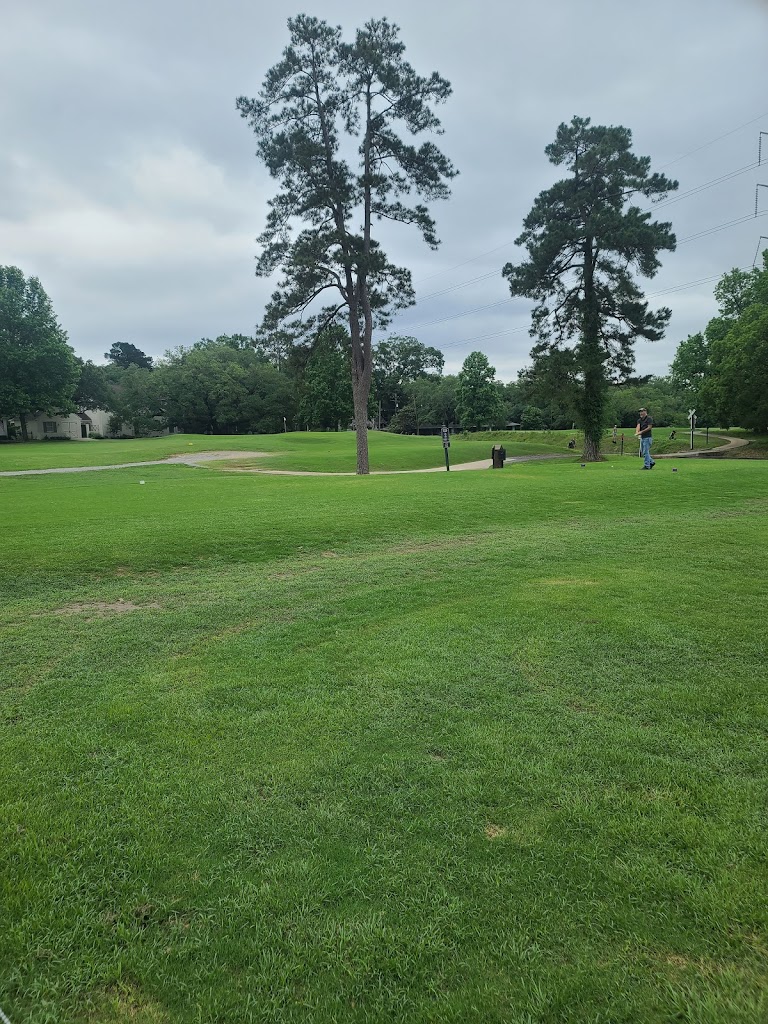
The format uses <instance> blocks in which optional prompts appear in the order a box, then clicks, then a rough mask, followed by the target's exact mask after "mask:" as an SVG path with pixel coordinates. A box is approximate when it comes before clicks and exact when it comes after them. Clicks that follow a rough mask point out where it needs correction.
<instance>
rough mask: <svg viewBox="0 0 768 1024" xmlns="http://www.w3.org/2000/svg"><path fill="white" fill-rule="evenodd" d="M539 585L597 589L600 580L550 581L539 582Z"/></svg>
mask: <svg viewBox="0 0 768 1024" xmlns="http://www.w3.org/2000/svg"><path fill="white" fill-rule="evenodd" d="M538 582H539V583H543V584H544V586H547V587H596V586H597V585H598V584H599V582H600V581H599V580H582V579H557V578H555V579H549V580H539V581H538Z"/></svg>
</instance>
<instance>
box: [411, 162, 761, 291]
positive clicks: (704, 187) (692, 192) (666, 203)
mask: <svg viewBox="0 0 768 1024" xmlns="http://www.w3.org/2000/svg"><path fill="white" fill-rule="evenodd" d="M758 166H759V164H758V162H757V161H753V162H752V163H751V164H745V165H744V167H738V168H736V170H734V171H728V172H727V173H726V174H722V175H720V176H719V177H718V178H713V179H712V180H711V181H706V182H703V183H702V184H701V185H697V186H696V187H695V188H692V189H689V190H688V191H687V192H682V193H681V194H680V195H676V196H671V197H670V198H669V199H663V200H662V201H661V202H660V203H657V204H655V205H653V206H650V207H646V208H645V209H644V210H643V212H644V213H651V212H655V211H656V210H659V209H661V208H662V207H664V206H670V205H671V204H672V203H679V202H680V200H681V199H688V198H689V197H690V196H695V195H698V194H699V193H700V192H704V191H706V190H707V189H709V188H714V186H715V185H720V184H722V183H723V182H726V181H730V180H731V179H732V178H736V177H738V176H739V175H740V174H745V173H746V172H747V171H751V170H754V169H755V168H756V167H758ZM758 216H762V214H758ZM745 219H746V220H750V219H752V218H749V217H747V218H745ZM738 223H741V221H738V220H735V221H729V222H728V223H727V224H724V225H721V226H720V227H717V228H711V229H707V230H706V231H705V232H702V233H700V234H698V235H691V236H690V237H689V238H682V239H680V240H679V241H678V243H677V244H678V245H682V244H684V243H685V242H690V241H692V240H693V239H694V238H700V237H704V235H705V234H709V233H711V232H714V231H719V230H722V228H725V227H730V226H731V225H733V224H738ZM513 244H514V243H513V242H507V243H506V244H505V245H499V246H497V247H496V248H495V249H491V250H489V252H487V253H481V255H480V256H476V257H474V259H475V260H479V259H481V258H482V257H483V256H488V255H490V253H494V252H498V250H499V249H504V248H507V247H508V246H510V245H513ZM471 262H473V261H472V260H467V261H466V263H471ZM459 265H460V266H464V265H465V264H459ZM451 269H456V268H455V267H454V268H451ZM447 272H448V271H441V272H440V273H447ZM498 273H499V271H498V270H492V271H490V272H489V273H487V274H480V275H479V276H478V277H473V278H470V279H469V280H468V281H462V282H460V283H459V284H455V285H449V286H448V287H447V288H442V289H440V290H438V291H436V292H429V294H428V295H423V296H421V298H419V299H418V302H426V301H427V300H428V299H434V298H437V297H439V296H441V295H447V294H448V293H449V292H452V291H458V290H459V289H460V288H466V287H468V286H469V285H471V284H479V283H480V282H482V281H487V280H489V278H492V277H496V276H497V275H498ZM433 276H435V277H437V276H438V275H437V274H435V275H433Z"/></svg>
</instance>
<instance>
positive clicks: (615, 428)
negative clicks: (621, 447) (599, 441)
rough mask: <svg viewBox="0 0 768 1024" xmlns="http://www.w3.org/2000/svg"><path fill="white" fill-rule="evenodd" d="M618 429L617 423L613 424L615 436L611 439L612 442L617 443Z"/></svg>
mask: <svg viewBox="0 0 768 1024" xmlns="http://www.w3.org/2000/svg"><path fill="white" fill-rule="evenodd" d="M616 430H617V427H616V424H615V423H614V424H613V437H612V439H611V443H612V444H616Z"/></svg>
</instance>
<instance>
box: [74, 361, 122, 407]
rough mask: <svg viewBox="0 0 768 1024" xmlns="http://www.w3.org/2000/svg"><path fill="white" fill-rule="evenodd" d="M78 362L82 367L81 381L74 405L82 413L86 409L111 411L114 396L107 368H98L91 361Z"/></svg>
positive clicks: (75, 394) (78, 383)
mask: <svg viewBox="0 0 768 1024" xmlns="http://www.w3.org/2000/svg"><path fill="white" fill-rule="evenodd" d="M76 358H77V357H76ZM77 362H78V365H79V367H80V379H79V381H78V382H77V388H76V390H75V393H74V395H73V396H72V402H73V403H74V405H75V406H77V408H78V409H79V410H80V412H84V411H85V410H86V409H111V408H112V402H113V394H112V389H111V388H110V384H109V379H108V377H107V374H106V372H105V368H104V367H103V366H97V365H96V363H94V362H92V361H91V360H90V359H88V360H86V361H83V360H82V359H77Z"/></svg>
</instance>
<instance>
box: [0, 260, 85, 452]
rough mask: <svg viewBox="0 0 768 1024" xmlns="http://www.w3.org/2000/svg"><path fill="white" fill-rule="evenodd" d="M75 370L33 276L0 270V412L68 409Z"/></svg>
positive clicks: (23, 419) (21, 415) (23, 414)
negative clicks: (27, 276)
mask: <svg viewBox="0 0 768 1024" xmlns="http://www.w3.org/2000/svg"><path fill="white" fill-rule="evenodd" d="M79 376H80V367H79V366H78V362H77V359H76V357H75V354H74V352H73V350H72V349H71V348H70V346H69V345H68V344H67V334H66V332H65V331H64V330H63V329H62V327H61V325H60V324H59V322H58V320H57V319H56V315H55V313H54V311H53V306H52V305H51V300H50V299H49V298H48V296H47V295H46V293H45V290H44V289H43V286H42V285H41V284H40V281H39V280H38V279H37V278H36V277H29V278H26V277H25V276H24V274H23V272H22V271H21V270H19V268H18V267H0V412H2V413H4V414H6V415H12V416H16V417H18V419H19V423H20V425H21V436H22V438H23V439H24V440H25V441H26V440H27V416H29V415H31V414H33V413H36V412H40V411H43V412H48V411H56V410H58V409H64V408H71V402H72V396H73V394H74V392H75V388H76V386H77V381H78V378H79Z"/></svg>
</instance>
